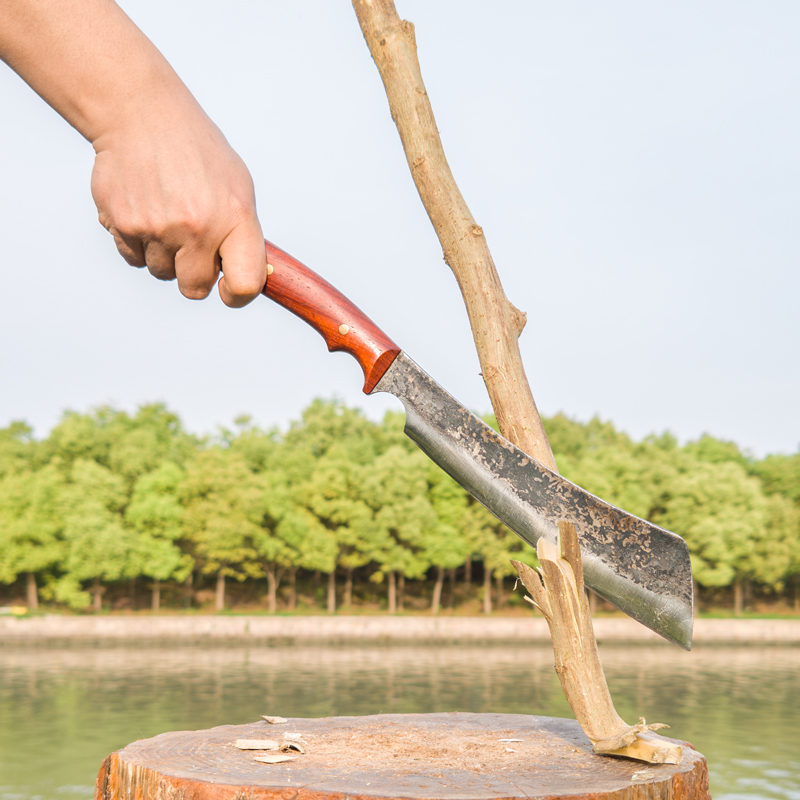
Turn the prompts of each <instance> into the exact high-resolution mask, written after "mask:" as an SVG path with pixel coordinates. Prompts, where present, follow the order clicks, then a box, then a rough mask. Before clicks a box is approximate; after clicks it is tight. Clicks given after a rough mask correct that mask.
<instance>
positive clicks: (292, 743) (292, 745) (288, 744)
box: [281, 741, 306, 753]
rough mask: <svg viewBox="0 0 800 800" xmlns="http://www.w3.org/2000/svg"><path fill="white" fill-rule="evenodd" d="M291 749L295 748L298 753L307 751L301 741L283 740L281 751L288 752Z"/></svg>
mask: <svg viewBox="0 0 800 800" xmlns="http://www.w3.org/2000/svg"><path fill="white" fill-rule="evenodd" d="M291 750H294V752H296V753H305V751H306V749H305V747H303V745H302V743H301V742H295V741H289V742H281V753H288V752H289V751H291Z"/></svg>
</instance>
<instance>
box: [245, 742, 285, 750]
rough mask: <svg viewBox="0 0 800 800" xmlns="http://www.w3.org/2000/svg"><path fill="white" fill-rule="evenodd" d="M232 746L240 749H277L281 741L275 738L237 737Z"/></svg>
mask: <svg viewBox="0 0 800 800" xmlns="http://www.w3.org/2000/svg"><path fill="white" fill-rule="evenodd" d="M233 746H234V747H238V748H239V749H240V750H277V749H278V748H279V747H280V746H281V743H280V742H279V741H277V740H276V739H237V740H236V741H235V742H234V743H233Z"/></svg>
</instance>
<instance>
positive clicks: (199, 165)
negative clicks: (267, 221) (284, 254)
mask: <svg viewBox="0 0 800 800" xmlns="http://www.w3.org/2000/svg"><path fill="white" fill-rule="evenodd" d="M167 102H168V105H167V108H166V109H165V108H159V107H158V106H159V104H158V103H157V102H154V103H153V104H152V105H149V106H148V108H147V109H146V110H145V113H144V116H138V117H137V118H135V119H129V118H128V116H127V115H123V116H122V119H121V120H119V121H118V124H117V125H116V126H115V127H114V128H112V129H111V130H109V131H108V132H104V133H103V134H101V135H100V136H99V137H98V138H97V139H96V140H95V141H94V142H93V145H94V147H95V151H96V153H97V156H96V158H95V164H94V170H93V172H92V196H93V197H94V201H95V203H96V204H97V209H98V216H99V219H100V223H101V224H102V225H103V226H104V227H105V228H106V229H107V230H108V231H109V232H110V233H111V235H112V236H113V237H114V241H115V242H116V245H117V249H118V250H119V252H120V255H122V257H123V258H124V259H125V260H126V261H127V262H128V263H129V264H131V265H132V266H134V267H144V266H146V267H147V269H148V270H149V271H150V273H151V274H152V275H154V276H155V277H156V278H159V279H160V280H173V279H177V281H178V288H179V289H180V291H181V293H182V294H183V295H184V296H186V297H188V298H190V299H193V300H199V299H202V298H204V297H206V296H207V295H208V294H209V292H210V291H211V289H212V287H213V286H214V284H215V283H216V280H217V277H218V275H219V272H220V268H222V270H223V271H224V277H223V278H222V279H221V280H220V281H219V293H220V297H221V298H222V300H223V302H224V303H225V304H226V305H228V306H232V307H241V306H243V305H246V304H247V303H249V302H250V301H251V300H253V298H255V297H257V296H258V294H259V293H260V292H261V290H262V289H263V288H264V284H265V283H266V280H267V272H266V269H267V262H266V255H265V250H264V236H263V234H262V232H261V225H260V224H259V221H258V217H257V215H256V208H255V195H254V192H253V182H252V179H251V177H250V173H249V172H248V170H247V167H246V166H245V165H244V162H243V161H242V160H241V159H240V158H239V156H238V155H237V154H236V153H235V152H234V151H233V149H232V148H231V146H230V145H229V144H228V142H227V141H226V139H225V137H224V136H223V135H222V133H221V132H220V131H219V129H218V128H217V127H216V125H214V123H213V122H211V120H210V119H209V118H208V117H207V116H206V115H205V113H204V112H203V111H202V109H201V108H200V106H199V105H197V103H196V102H195V101H194V99H193V98H192V97H191V96H190V95H188V93H186V95H185V96H181V94H180V93H179V94H178V96H177V97H175V96H170V97H169V98H167Z"/></svg>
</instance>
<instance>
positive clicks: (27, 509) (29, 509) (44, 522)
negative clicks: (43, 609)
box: [0, 465, 64, 609]
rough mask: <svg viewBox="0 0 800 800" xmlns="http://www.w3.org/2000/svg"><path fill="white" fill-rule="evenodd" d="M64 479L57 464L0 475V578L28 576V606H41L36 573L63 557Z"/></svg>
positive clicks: (9, 579) (48, 568)
mask: <svg viewBox="0 0 800 800" xmlns="http://www.w3.org/2000/svg"><path fill="white" fill-rule="evenodd" d="M63 485H64V479H63V476H62V475H61V472H60V471H59V470H58V469H57V468H56V467H55V466H54V465H47V466H45V467H43V468H42V469H39V470H36V471H33V470H25V471H23V472H9V473H7V474H6V475H5V477H3V478H1V479H0V581H3V582H4V583H13V582H14V581H15V580H16V579H17V577H18V576H19V575H25V576H26V584H27V586H26V588H27V602H28V607H29V608H32V609H36V608H38V607H39V593H38V586H37V575H38V574H41V573H44V572H48V573H52V570H53V569H54V568H55V567H56V565H57V564H59V562H60V561H61V560H62V559H63V556H64V542H63V540H62V538H61V532H62V528H63V520H62V517H61V513H60V503H59V500H60V496H61V492H62V490H63Z"/></svg>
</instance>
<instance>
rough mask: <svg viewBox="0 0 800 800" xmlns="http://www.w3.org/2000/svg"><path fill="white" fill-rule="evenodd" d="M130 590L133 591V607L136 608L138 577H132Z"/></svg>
mask: <svg viewBox="0 0 800 800" xmlns="http://www.w3.org/2000/svg"><path fill="white" fill-rule="evenodd" d="M128 586H129V591H130V593H131V597H130V600H131V609H132V610H136V578H135V577H134V578H131V582H130V583H129V584H128Z"/></svg>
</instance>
